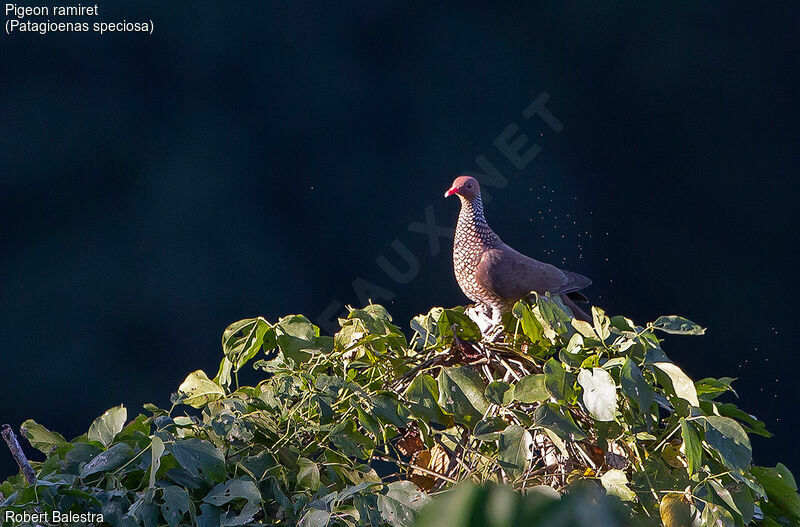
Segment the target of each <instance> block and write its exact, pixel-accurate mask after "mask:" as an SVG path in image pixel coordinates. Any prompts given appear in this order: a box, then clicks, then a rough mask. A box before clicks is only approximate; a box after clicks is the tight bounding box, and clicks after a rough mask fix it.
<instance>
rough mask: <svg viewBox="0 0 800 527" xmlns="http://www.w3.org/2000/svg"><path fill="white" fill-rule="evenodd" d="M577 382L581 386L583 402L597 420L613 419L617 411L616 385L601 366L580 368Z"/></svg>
mask: <svg viewBox="0 0 800 527" xmlns="http://www.w3.org/2000/svg"><path fill="white" fill-rule="evenodd" d="M578 383H579V384H580V385H581V387H582V388H583V404H584V405H585V406H586V409H587V410H588V411H589V413H590V414H591V415H592V417H594V418H595V419H597V420H598V421H613V420H614V416H615V415H616V413H617V386H616V384H615V383H614V379H612V378H611V375H610V374H609V373H608V372H607V371H606V370H604V369H602V368H592V369H591V370H589V369H581V370H580V371H579V372H578Z"/></svg>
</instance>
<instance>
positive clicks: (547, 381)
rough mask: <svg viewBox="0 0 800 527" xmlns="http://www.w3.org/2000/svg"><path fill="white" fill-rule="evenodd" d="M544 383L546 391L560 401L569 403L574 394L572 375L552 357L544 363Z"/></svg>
mask: <svg viewBox="0 0 800 527" xmlns="http://www.w3.org/2000/svg"><path fill="white" fill-rule="evenodd" d="M543 370H544V375H545V378H544V385H545V388H547V391H548V393H549V394H550V395H551V396H552V397H553V398H554V399H555V400H556V401H558V402H560V403H564V404H566V403H569V401H570V399H571V398H572V396H573V395H574V389H573V387H572V384H573V377H572V376H571V375H569V374H567V372H566V370H565V369H564V366H563V365H562V364H561V363H560V362H558V361H556V360H555V359H553V358H550V359H548V361H547V362H545V363H544V368H543Z"/></svg>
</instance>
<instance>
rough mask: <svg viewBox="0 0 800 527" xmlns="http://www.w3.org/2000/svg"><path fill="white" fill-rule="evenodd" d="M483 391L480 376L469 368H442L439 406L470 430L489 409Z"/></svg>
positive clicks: (483, 386) (483, 387)
mask: <svg viewBox="0 0 800 527" xmlns="http://www.w3.org/2000/svg"><path fill="white" fill-rule="evenodd" d="M484 390H485V385H484V382H483V380H482V378H481V376H480V375H479V374H478V372H476V371H475V370H473V369H472V368H470V367H467V366H455V367H452V368H442V371H441V373H440V374H439V405H440V406H441V407H442V408H444V409H445V411H447V412H448V413H450V414H453V417H454V418H455V420H456V421H457V422H459V423H462V424H464V425H467V426H468V427H470V428H472V427H473V426H474V425H475V423H476V422H478V421H479V420H480V419H481V418H482V417H483V415H484V414H485V413H486V410H488V408H489V401H487V400H486V397H484V395H483V392H484Z"/></svg>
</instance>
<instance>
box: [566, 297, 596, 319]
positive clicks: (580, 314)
mask: <svg viewBox="0 0 800 527" xmlns="http://www.w3.org/2000/svg"><path fill="white" fill-rule="evenodd" d="M561 301H562V302H564V305H565V306H567V307H568V308H569V309H570V311H572V316H574V317H575V318H577V319H578V320H584V321H586V322H590V323H591V321H592V317H590V316H589V315H587V314H586V312H585V311H584V310H583V309H581V308H579V307H578V305H577V304H576V303H575V302H573V301H572V299H571V298H570V297H568V296H567V295H561Z"/></svg>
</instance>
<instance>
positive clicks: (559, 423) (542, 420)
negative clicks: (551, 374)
mask: <svg viewBox="0 0 800 527" xmlns="http://www.w3.org/2000/svg"><path fill="white" fill-rule="evenodd" d="M533 422H534V424H535V425H536V426H538V427H541V428H547V429H548V430H551V431H552V432H553V433H555V434H556V435H557V436H558V437H560V438H561V439H562V440H564V441H580V440H582V439H586V434H585V433H583V430H581V429H580V428H578V425H576V424H575V421H573V420H572V416H570V415H569V414H564V413H562V411H561V407H560V406H559V405H558V404H556V403H545V404H542V405H541V406H539V407H538V408H537V409H536V410H535V411H534V412H533Z"/></svg>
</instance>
